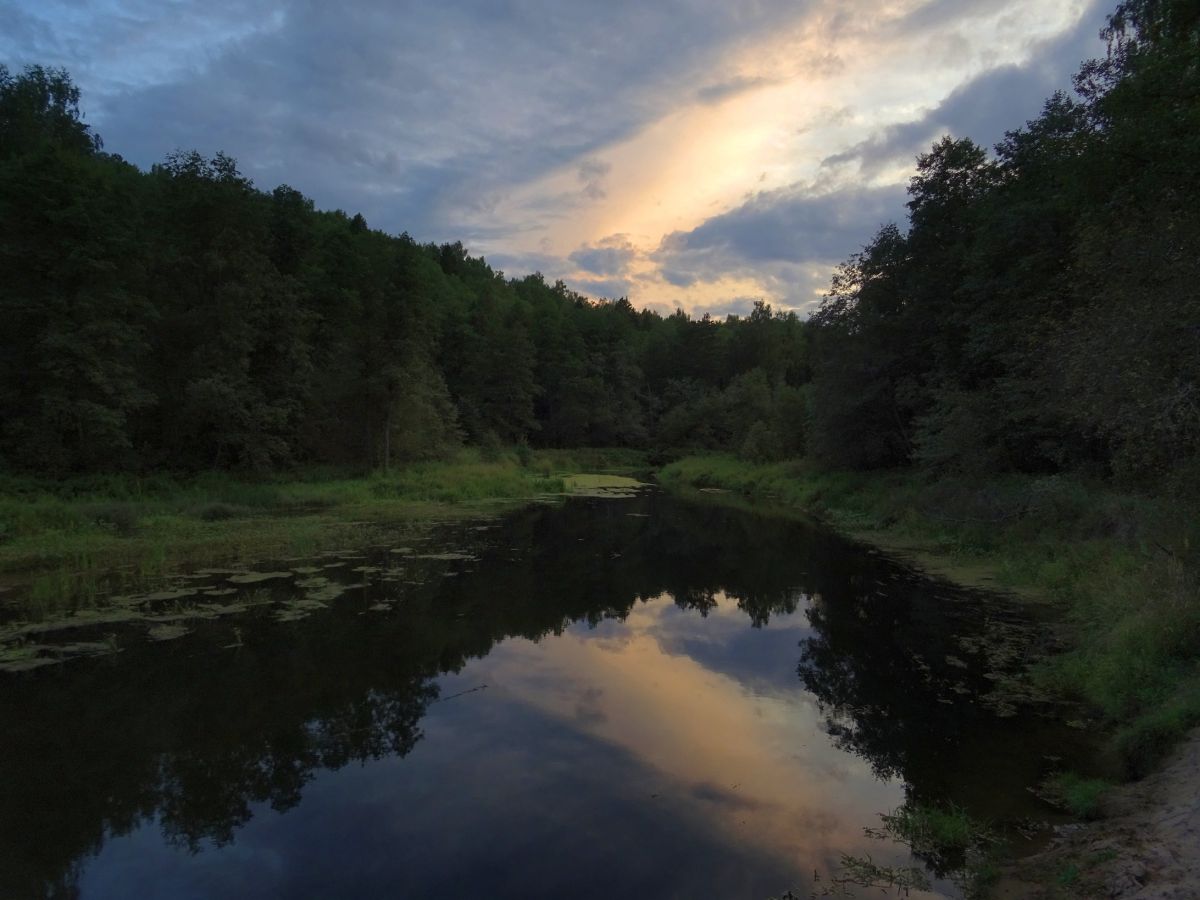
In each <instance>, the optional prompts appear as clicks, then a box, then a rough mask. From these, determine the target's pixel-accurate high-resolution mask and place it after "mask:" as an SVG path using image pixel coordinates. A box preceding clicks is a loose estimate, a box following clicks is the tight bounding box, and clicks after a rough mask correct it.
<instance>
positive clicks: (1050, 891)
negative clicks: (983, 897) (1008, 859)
mask: <svg viewBox="0 0 1200 900" xmlns="http://www.w3.org/2000/svg"><path fill="white" fill-rule="evenodd" d="M1105 812H1106V813H1107V814H1108V817H1107V818H1105V819H1103V820H1102V821H1099V822H1094V823H1089V824H1087V825H1068V826H1064V827H1062V828H1060V829H1059V834H1058V836H1057V837H1056V838H1055V841H1054V843H1053V844H1052V845H1051V846H1050V848H1049V849H1047V850H1044V851H1042V852H1041V853H1038V854H1036V855H1035V856H1031V857H1028V858H1026V859H1022V860H1020V861H1019V862H1017V863H1015V864H1014V865H1013V866H1012V867H1011V870H1010V872H1009V873H1008V875H1007V876H1006V877H1005V878H1004V879H1003V880H1002V881H1001V883H1000V885H999V886H998V887H997V889H996V891H995V893H994V895H993V896H994V897H996V898H1003V900H1017V898H1031V900H1033V898H1045V900H1049V898H1067V897H1071V898H1075V897H1088V898H1101V897H1107V898H1125V897H1137V898H1138V900H1197V898H1200V729H1196V730H1195V731H1193V732H1192V733H1191V735H1190V736H1189V738H1188V740H1187V741H1185V742H1184V743H1183V745H1182V746H1181V747H1179V748H1178V749H1177V750H1176V752H1175V753H1174V754H1173V755H1172V756H1171V757H1170V759H1169V761H1168V762H1167V764H1166V765H1165V766H1163V767H1162V768H1161V769H1160V770H1159V771H1157V772H1156V773H1154V774H1153V775H1150V776H1148V777H1147V778H1145V779H1143V780H1142V781H1139V782H1137V783H1136V784H1129V785H1124V786H1122V787H1120V788H1118V789H1116V790H1114V791H1113V792H1112V796H1111V797H1110V798H1107V799H1106V802H1105Z"/></svg>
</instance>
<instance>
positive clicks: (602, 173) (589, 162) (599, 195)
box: [577, 159, 612, 200]
mask: <svg viewBox="0 0 1200 900" xmlns="http://www.w3.org/2000/svg"><path fill="white" fill-rule="evenodd" d="M611 171H612V165H611V164H610V163H606V162H604V160H602V159H585V160H584V161H583V162H581V163H580V164H579V171H578V172H577V176H578V178H579V183H580V184H582V185H583V191H582V193H583V196H585V197H587V198H588V199H589V200H603V199H604V198H605V197H607V196H608V192H607V191H606V190H605V189H604V180H605V179H606V178H607V177H608V173H609V172H611Z"/></svg>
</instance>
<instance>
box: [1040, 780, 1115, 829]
mask: <svg viewBox="0 0 1200 900" xmlns="http://www.w3.org/2000/svg"><path fill="white" fill-rule="evenodd" d="M1111 788H1112V782H1110V781H1107V780H1106V779H1103V778H1085V777H1083V776H1081V775H1078V774H1076V773H1075V772H1064V773H1062V774H1061V775H1055V776H1054V777H1053V778H1050V779H1049V780H1047V781H1046V783H1045V784H1043V785H1042V795H1043V796H1045V797H1047V798H1048V799H1050V800H1051V801H1053V802H1056V803H1058V804H1060V805H1062V806H1063V807H1065V808H1066V809H1067V810H1068V811H1070V813H1071V815H1073V816H1077V817H1078V818H1080V819H1096V818H1099V817H1100V814H1101V803H1102V801H1103V799H1104V795H1105V793H1106V792H1107V791H1109V790H1111Z"/></svg>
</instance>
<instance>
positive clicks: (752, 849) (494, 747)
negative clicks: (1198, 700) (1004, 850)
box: [0, 492, 1086, 900]
mask: <svg viewBox="0 0 1200 900" xmlns="http://www.w3.org/2000/svg"><path fill="white" fill-rule="evenodd" d="M261 569H262V571H264V572H274V573H275V577H272V578H268V579H264V580H262V581H259V582H253V581H252V580H251V581H250V583H247V579H246V576H245V575H244V574H240V573H236V572H200V573H196V574H195V575H194V576H193V577H192V578H190V579H185V580H181V581H180V582H179V584H180V585H183V587H182V588H180V587H178V585H176V589H177V590H178V591H179V592H186V591H200V592H201V593H199V594H198V595H195V596H194V597H193V598H191V599H190V600H189V601H188V602H194V603H212V604H217V603H228V604H234V603H235V602H240V603H241V604H242V605H247V604H248V605H249V606H250V608H249V610H248V611H246V612H241V613H238V614H236V615H226V616H221V617H219V618H211V619H201V620H197V621H188V622H187V623H186V624H187V627H188V628H189V629H190V632H189V633H187V634H185V635H183V636H181V637H178V638H175V639H172V640H163V641H148V640H147V639H146V626H145V625H144V624H140V625H138V624H134V625H128V626H114V627H113V628H111V629H109V633H110V634H111V635H112V636H111V637H109V638H107V639H108V640H109V641H112V642H115V643H117V644H119V646H120V648H121V652H120V653H117V654H115V655H110V656H107V657H98V658H88V659H76V660H72V661H70V662H69V663H66V664H63V665H58V666H54V667H47V668H44V669H38V670H36V671H31V672H26V673H20V674H7V675H3V674H0V722H3V733H2V734H0V896H4V897H9V896H11V897H36V896H42V895H45V894H50V895H60V896H81V897H84V898H109V897H132V896H136V897H170V898H228V897H251V898H259V897H261V898H268V897H270V898H274V897H322V898H329V897H338V898H348V897H471V898H475V897H487V898H509V897H511V898H535V897H571V898H592V897H595V898H611V897H622V898H659V897H680V898H684V897H687V898H697V897H730V898H741V897H746V898H761V900H765V898H767V897H769V896H772V895H778V894H781V893H783V892H784V891H786V890H788V889H791V890H794V891H796V892H797V893H798V894H802V895H807V893H808V892H809V890H811V889H812V877H813V872H814V870H816V871H817V872H819V873H822V875H823V877H824V878H827V877H828V875H829V874H830V873H832V872H836V871H837V864H838V861H839V858H840V855H841V854H843V853H856V854H863V853H869V854H871V856H872V858H873V859H874V860H875V861H876V862H878V863H882V864H888V865H909V864H913V862H914V860H913V859H912V858H911V856H910V853H909V851H908V850H907V848H905V847H902V846H898V845H893V844H890V843H887V842H881V841H879V840H872V839H869V838H867V837H865V836H864V834H863V828H864V826H874V825H877V824H878V822H879V820H878V814H879V813H881V812H887V811H890V810H892V809H894V808H896V807H898V806H900V805H901V804H903V803H904V802H906V800H909V801H917V802H945V801H953V802H956V803H958V804H961V805H964V806H965V807H966V808H967V809H968V810H969V811H971V812H972V813H973V814H975V815H977V816H980V817H987V818H990V819H992V820H995V821H998V822H1001V823H1004V822H1011V821H1015V820H1017V819H1020V818H1023V817H1030V816H1032V817H1034V818H1037V819H1040V820H1045V819H1046V818H1047V816H1048V814H1049V813H1048V811H1047V810H1046V809H1045V808H1044V807H1040V806H1039V805H1038V804H1037V801H1035V800H1034V799H1033V798H1032V797H1031V796H1030V795H1029V794H1028V792H1027V791H1026V787H1027V786H1029V785H1031V784H1034V783H1035V782H1036V781H1037V780H1038V779H1039V777H1040V776H1041V775H1043V774H1044V773H1045V771H1046V770H1047V767H1049V766H1052V765H1053V764H1054V760H1053V759H1052V758H1051V757H1054V756H1064V755H1066V756H1070V755H1072V754H1080V753H1083V752H1085V751H1086V748H1085V747H1084V746H1083V744H1082V739H1081V737H1080V736H1079V733H1078V732H1075V731H1071V730H1069V729H1065V728H1063V727H1061V726H1059V725H1056V724H1054V719H1053V718H1052V717H1051V716H1049V715H1048V714H1047V713H1048V710H1046V709H1045V708H1042V707H1035V706H1031V705H1028V704H1026V703H1023V702H1022V701H1021V700H1020V699H1019V698H1015V697H1011V696H1001V694H1000V693H999V692H998V691H997V690H996V689H995V686H996V682H997V675H998V674H999V673H1001V672H1003V671H1005V670H1007V669H1011V667H1012V666H1013V665H1015V660H1016V658H1017V655H1018V652H1019V651H1021V650H1022V649H1023V647H1024V646H1026V645H1028V643H1029V642H1031V641H1037V640H1039V633H1038V632H1039V629H1038V628H1037V627H1036V626H1035V625H1032V624H1031V623H1028V622H1024V621H1022V620H1021V618H1020V617H1019V615H1018V614H1017V613H1016V612H1015V611H1013V610H1011V609H1009V608H1007V606H1006V605H1005V604H1004V603H1003V602H1000V601H997V600H996V599H994V598H990V599H988V598H980V597H978V596H974V595H971V594H968V593H966V592H962V591H958V590H955V589H953V588H951V587H949V586H947V585H945V584H940V583H937V582H932V581H928V580H925V579H922V578H920V577H918V576H916V575H914V574H913V573H912V572H910V571H909V570H907V569H905V568H903V567H900V566H898V565H896V564H894V563H892V562H889V561H888V560H886V559H885V558H883V557H881V556H880V555H878V554H875V553H872V552H870V551H868V550H865V549H863V548H860V547H857V546H854V545H852V544H849V543H847V542H845V541H842V540H840V539H838V538H836V537H834V536H831V535H829V534H826V533H822V532H820V531H817V530H814V529H812V528H809V527H806V526H804V525H801V524H797V523H793V522H787V521H781V520H778V519H772V518H767V517H762V516H757V515H753V514H750V513H746V512H741V511H737V510H735V509H731V508H727V507H722V506H719V505H707V504H705V505H697V504H690V503H687V502H684V501H680V500H673V499H670V498H668V497H666V496H664V495H662V494H659V493H654V492H647V493H644V494H643V495H641V496H639V497H637V498H636V499H612V500H602V499H577V500H570V501H568V502H566V503H565V504H561V505H557V506H536V507H533V508H530V509H527V510H524V511H522V512H519V513H517V514H515V515H512V516H510V517H507V518H504V519H500V520H496V521H492V522H485V523H472V524H468V525H461V524H460V525H446V526H441V527H438V528H435V529H433V530H432V531H430V532H428V533H426V534H424V535H419V536H417V537H414V538H411V539H409V541H408V545H406V546H392V547H368V548H349V549H347V550H346V551H345V552H342V553H339V554H324V555H322V556H320V557H319V558H317V559H312V560H291V561H273V562H270V563H264V564H263V566H262V567H261ZM209 590H215V591H218V592H228V593H217V594H216V595H207V594H204V593H203V591H209ZM234 592H236V593H234ZM174 602H176V603H178V602H180V601H179V600H178V599H176V600H175V601H174ZM155 627H157V628H161V627H162V626H155ZM156 635H157V636H158V637H163V636H164V634H163V632H161V631H159V632H156ZM168 636H169V635H168ZM83 637H84V636H83V635H81V636H80V638H79V639H82V638H83ZM93 639H94V637H93ZM915 862H916V863H917V864H920V861H919V860H916V861H915ZM826 883H827V882H826ZM935 890H936V891H937V893H938V894H944V895H950V896H954V895H955V890H956V889H955V888H954V886H953V885H952V884H951V883H950V882H949V881H946V880H937V879H935ZM865 895H866V894H865V893H864V896H865ZM875 895H876V896H877V895H878V893H877V892H876V894H875Z"/></svg>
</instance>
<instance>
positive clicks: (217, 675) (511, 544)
mask: <svg viewBox="0 0 1200 900" xmlns="http://www.w3.org/2000/svg"><path fill="white" fill-rule="evenodd" d="M639 504H640V507H649V508H651V509H650V510H649V511H651V512H653V513H654V514H653V515H651V516H649V517H644V518H643V517H631V516H629V515H628V512H629V511H630V505H629V504H626V503H618V502H597V503H594V504H591V505H588V504H583V503H577V504H570V505H568V506H567V507H565V508H562V509H545V508H538V509H531V510H527V511H525V512H523V513H520V514H517V515H516V516H514V517H512V518H511V519H509V520H508V521H507V522H506V523H505V524H504V526H503V527H502V528H499V529H495V530H492V531H488V532H467V533H465V534H464V533H458V532H452V533H448V534H446V535H444V536H443V540H444V542H445V543H446V545H447V546H458V547H461V546H462V544H463V542H464V541H466V540H468V536H469V539H470V540H471V541H472V542H479V543H482V546H480V547H478V548H474V549H477V550H478V553H479V555H480V559H479V560H478V561H477V562H476V563H474V564H473V566H470V567H468V568H467V570H466V571H464V572H462V573H461V574H460V575H459V577H455V578H445V579H442V578H439V577H436V574H435V573H434V572H432V571H427V572H426V573H425V574H426V575H427V576H428V578H427V583H426V584H424V585H423V586H411V585H406V586H403V587H401V586H399V585H394V584H389V585H383V584H381V585H378V586H375V587H372V589H371V590H372V592H373V593H372V598H373V600H378V599H380V595H381V593H383V594H386V593H387V592H393V593H395V594H396V595H397V598H398V597H400V596H402V598H403V599H399V600H398V602H397V605H396V609H395V611H394V612H392V613H389V614H387V615H383V616H380V615H358V614H357V613H359V612H361V611H362V610H361V607H356V606H355V605H354V602H355V601H354V600H353V598H352V596H348V597H345V598H343V600H342V601H339V604H340V608H337V609H334V610H330V611H329V612H327V613H324V614H322V615H318V616H314V617H313V618H311V619H308V620H304V621H302V622H296V623H290V624H287V625H281V624H280V623H277V622H274V621H273V620H271V619H270V618H269V616H251V617H246V618H243V619H242V620H241V621H240V623H239V625H240V627H241V628H242V632H243V639H244V640H243V644H242V646H241V647H239V648H237V649H229V648H226V645H227V644H228V642H229V641H228V633H227V632H226V631H225V630H224V626H222V625H220V623H215V622H213V623H203V624H201V625H199V626H197V628H196V632H195V633H194V634H192V635H190V636H189V637H187V638H185V639H183V640H182V641H180V642H178V643H176V644H174V645H173V646H164V645H138V646H133V647H130V648H128V649H127V650H126V652H124V653H122V654H120V655H119V656H116V657H112V658H108V659H101V660H87V661H80V662H78V663H76V664H73V665H71V666H66V667H63V668H61V669H58V670H49V671H45V672H38V673H33V677H29V678H25V679H22V680H20V681H17V680H10V681H9V682H8V683H7V684H6V685H5V690H4V691H3V692H2V693H0V721H3V722H5V723H6V728H5V730H4V731H3V732H0V792H2V793H0V895H3V896H8V895H13V896H36V895H39V894H43V893H49V894H56V895H64V896H69V895H71V894H72V893H73V891H74V889H73V887H72V885H73V884H74V883H75V879H76V876H77V874H78V868H79V865H80V861H81V860H83V859H85V858H86V857H87V856H88V855H89V854H92V853H95V852H97V851H98V850H99V849H100V848H101V846H102V845H103V843H104V841H105V839H106V837H107V836H109V835H117V834H122V833H125V832H128V831H130V830H132V829H134V828H135V827H137V826H138V825H140V824H142V823H145V822H147V821H152V820H157V821H158V822H159V823H160V825H161V827H162V828H163V830H164V833H165V834H166V836H167V837H168V839H169V840H171V841H172V842H174V843H177V844H179V845H181V846H184V847H187V848H191V849H193V850H195V849H198V848H201V847H203V846H204V845H205V844H206V842H213V843H216V844H222V843H227V842H229V841H232V840H233V839H234V837H235V834H236V831H237V829H238V828H239V827H240V826H242V825H243V824H245V823H246V822H247V821H248V820H249V819H250V817H251V816H252V814H253V810H252V807H253V806H254V805H255V804H258V803H268V804H270V806H271V807H272V808H273V809H275V810H279V811H284V810H287V809H290V808H291V807H293V806H295V805H296V804H297V803H298V802H299V800H300V798H301V795H302V792H303V790H304V787H305V785H306V784H307V783H308V782H309V781H310V780H312V778H313V777H314V775H315V774H316V773H317V772H318V771H321V770H327V769H337V768H340V767H342V766H344V765H346V764H347V763H348V762H351V761H354V760H364V761H365V760H368V759H375V758H379V757H381V756H385V755H399V756H403V755H405V754H406V753H408V752H409V751H410V750H411V749H412V748H413V746H414V745H415V744H416V743H417V741H419V740H420V737H421V732H420V728H419V723H420V721H421V718H422V717H423V715H424V714H425V711H426V708H427V707H428V705H429V703H430V702H432V701H433V700H434V699H435V698H436V696H437V687H436V684H435V681H434V679H436V678H437V676H438V675H439V674H441V673H443V672H450V671H458V670H460V669H462V667H463V666H464V665H466V663H467V662H468V661H469V660H470V659H472V658H475V657H480V656H483V655H485V654H487V653H488V652H489V651H490V649H491V648H492V647H493V646H494V645H495V644H496V643H497V642H498V641H500V640H503V639H505V638H507V637H510V636H522V637H526V638H531V639H535V640H536V639H539V638H541V637H544V636H546V635H547V634H552V633H558V632H561V631H562V629H563V628H565V627H566V626H567V625H569V624H571V623H572V622H577V621H584V622H590V623H593V624H594V623H599V622H601V621H603V620H605V619H608V618H617V619H621V618H624V617H625V616H627V615H628V614H629V612H630V610H631V609H632V608H633V606H634V604H636V603H637V602H639V601H641V600H643V599H646V598H650V597H656V596H659V595H661V594H663V593H669V594H671V595H672V596H673V597H674V598H675V599H676V601H677V602H678V603H679V604H680V605H681V606H683V607H685V608H689V609H695V610H697V611H699V612H701V613H704V612H707V611H708V610H710V609H711V608H712V607H713V605H714V604H715V602H716V595H717V594H718V593H721V592H723V593H725V594H726V595H728V596H729V597H731V598H733V599H735V600H736V601H737V603H738V605H739V606H740V607H741V608H742V609H743V610H745V612H746V614H747V615H748V616H749V618H750V620H751V622H752V623H753V624H755V625H763V624H765V623H766V622H768V621H769V619H770V617H771V615H777V614H780V613H789V612H793V611H794V610H795V609H796V607H797V603H798V602H799V599H800V598H801V596H802V594H801V592H802V591H804V592H808V591H811V590H812V589H813V586H814V585H819V584H820V583H821V581H822V579H823V578H825V577H827V576H828V573H830V572H835V573H836V571H837V570H838V569H839V567H840V568H845V567H846V566H847V565H850V563H848V562H845V561H844V560H845V559H846V557H847V554H846V550H845V546H844V545H843V544H841V543H840V542H838V541H836V540H835V539H832V538H829V537H823V536H820V535H816V534H814V533H813V532H811V531H809V530H807V529H804V528H802V527H800V526H796V525H790V524H786V523H782V522H777V521H770V520H766V519H762V518H758V517H753V516H749V515H746V514H743V513H739V512H736V511H733V510H727V509H722V508H719V507H707V506H686V505H683V504H679V503H676V502H671V501H668V500H667V499H666V498H661V497H648V498H644V499H643V500H642V501H639ZM513 548H518V549H519V552H518V553H516V554H515V555H514V553H513ZM427 565H430V566H432V565H434V564H432V563H430V564H427ZM822 573H825V574H822ZM832 577H834V578H835V580H837V579H838V578H839V577H840V576H837V575H836V574H835V575H833V576H832ZM223 648H224V649H223ZM9 723H12V725H11V727H10V726H9Z"/></svg>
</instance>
